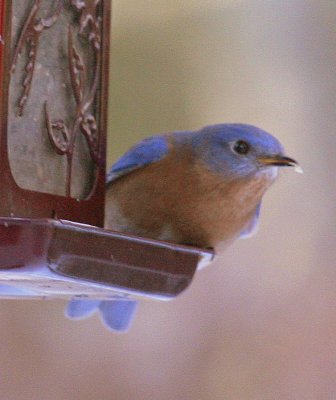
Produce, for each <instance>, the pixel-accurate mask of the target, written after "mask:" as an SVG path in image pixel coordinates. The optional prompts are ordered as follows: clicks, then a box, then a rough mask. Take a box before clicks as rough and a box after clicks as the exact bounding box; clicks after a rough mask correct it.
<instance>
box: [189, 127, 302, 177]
mask: <svg viewBox="0 0 336 400" xmlns="http://www.w3.org/2000/svg"><path fill="white" fill-rule="evenodd" d="M193 147H194V149H195V151H196V152H197V156H198V157H199V158H200V159H202V160H203V161H204V162H205V163H206V164H207V165H208V167H209V168H210V169H211V170H212V171H213V172H216V173H220V174H222V175H224V176H227V177H228V178H230V177H231V178H237V177H242V178H243V177H249V176H253V175H255V174H256V173H258V172H260V173H270V172H271V174H270V175H271V176H273V175H274V177H275V176H276V170H277V167H282V166H294V167H296V168H297V169H298V170H299V165H298V163H297V162H296V161H295V160H293V159H292V158H289V157H286V156H285V154H284V149H283V147H282V145H281V144H280V142H279V141H278V140H277V139H276V138H275V137H273V136H272V135H270V134H269V133H267V132H265V131H263V130H262V129H259V128H256V127H255V126H252V125H245V124H218V125H211V126H206V127H204V128H202V129H201V130H200V131H198V132H197V134H196V135H195V136H194V138H193Z"/></svg>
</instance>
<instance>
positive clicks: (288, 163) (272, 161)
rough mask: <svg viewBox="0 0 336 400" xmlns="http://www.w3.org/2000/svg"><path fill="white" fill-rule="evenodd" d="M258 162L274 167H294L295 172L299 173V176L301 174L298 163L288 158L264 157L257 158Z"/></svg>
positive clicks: (301, 170)
mask: <svg viewBox="0 0 336 400" xmlns="http://www.w3.org/2000/svg"><path fill="white" fill-rule="evenodd" d="M258 160H259V162H260V163H261V164H263V165H267V166H275V167H294V169H295V171H296V172H299V173H301V174H302V173H303V169H302V168H301V167H300V165H299V163H298V162H297V161H295V160H294V159H293V158H290V157H285V156H266V157H258Z"/></svg>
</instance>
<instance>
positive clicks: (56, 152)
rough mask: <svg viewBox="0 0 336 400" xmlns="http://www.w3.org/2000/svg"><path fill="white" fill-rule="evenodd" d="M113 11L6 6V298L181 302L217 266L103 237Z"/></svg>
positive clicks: (1, 22) (172, 249) (2, 261)
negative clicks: (195, 280)
mask: <svg viewBox="0 0 336 400" xmlns="http://www.w3.org/2000/svg"><path fill="white" fill-rule="evenodd" d="M109 38H110V0H86V1H85V0H66V1H65V0H57V1H54V0H31V1H22V0H0V176H1V180H0V297H1V298H40V297H43V298H45V297H63V298H64V297H65V298H73V297H81V298H82V297H88V298H111V297H113V296H115V295H116V294H117V295H119V296H120V294H125V295H131V296H135V297H136V296H144V297H150V298H159V299H164V298H173V297H175V296H176V295H178V294H179V293H180V292H181V291H182V290H184V289H185V288H186V287H187V286H188V285H189V284H190V282H191V279H192V277H193V275H194V273H195V271H196V269H197V268H199V267H200V266H201V265H203V264H204V263H206V262H208V261H209V260H210V259H211V258H212V256H213V254H212V253H211V252H210V251H205V250H200V249H197V248H192V247H187V246H178V245H174V244H171V243H165V242H161V241H155V240H147V239H143V238H139V237H135V236H129V235H125V234H121V233H118V232H113V231H108V230H104V229H103V220H104V196H105V192H104V191H105V156H106V125H107V98H108V72H109V41H110V39H109Z"/></svg>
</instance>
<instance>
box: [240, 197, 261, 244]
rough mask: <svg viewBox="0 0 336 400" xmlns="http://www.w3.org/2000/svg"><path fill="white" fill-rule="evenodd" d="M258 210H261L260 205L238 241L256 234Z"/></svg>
mask: <svg viewBox="0 0 336 400" xmlns="http://www.w3.org/2000/svg"><path fill="white" fill-rule="evenodd" d="M260 208H261V203H259V204H258V205H257V208H256V211H255V214H254V217H253V218H252V219H251V221H250V222H249V224H248V225H247V226H246V228H245V229H244V230H243V231H242V232H241V233H240V235H239V239H248V238H250V237H251V236H253V235H254V234H255V233H256V232H257V229H258V224H259V215H260Z"/></svg>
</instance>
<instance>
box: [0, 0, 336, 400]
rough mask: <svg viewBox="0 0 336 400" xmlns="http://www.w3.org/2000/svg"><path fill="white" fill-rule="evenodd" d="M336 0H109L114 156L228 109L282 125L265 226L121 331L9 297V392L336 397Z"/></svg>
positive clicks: (8, 396) (19, 395)
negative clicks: (298, 167)
mask: <svg viewBox="0 0 336 400" xmlns="http://www.w3.org/2000/svg"><path fill="white" fill-rule="evenodd" d="M335 25H336V2H335V1H334V0H329V1H328V0H320V1H309V0H281V1H280V0H240V1H239V0H207V1H204V0H203V1H201V0H184V1H181V0H169V1H167V0H155V1H154V0H138V1H134V0H133V1H131V0H115V1H114V7H113V29H112V37H113V42H112V58H111V60H112V70H111V71H112V73H111V101H110V137H109V153H108V156H109V163H112V162H113V161H114V160H115V159H116V158H117V157H118V156H120V155H121V154H122V153H123V152H124V151H125V150H126V149H127V148H128V147H129V146H130V145H131V144H133V143H135V142H136V141H138V140H139V139H141V138H143V137H144V136H148V135H150V134H153V133H157V132H164V131H168V130H175V129H194V128H199V127H201V126H203V125H206V124H212V123H218V122H247V123H251V124H255V125H258V126H260V127H262V128H264V129H265V130H268V131H269V132H271V133H273V134H274V135H276V136H277V137H278V138H279V139H280V140H281V142H282V143H283V144H284V146H285V147H286V149H287V152H288V155H289V156H292V157H294V158H296V159H298V160H299V161H300V162H301V164H302V166H303V168H304V170H305V174H304V175H298V174H295V173H294V171H289V170H286V171H282V174H281V177H280V179H279V181H278V182H277V183H276V184H275V185H274V186H273V187H272V188H271V190H270V192H269V193H268V194H267V195H266V197H265V200H264V202H263V208H262V215H261V225H260V229H259V233H258V235H257V236H256V237H254V238H253V239H250V240H246V241H239V242H237V243H236V244H235V245H233V246H232V247H231V248H230V249H229V250H227V251H226V252H225V253H224V254H222V255H219V256H218V257H217V260H216V262H215V263H214V264H213V265H212V266H211V267H209V268H208V269H206V270H204V271H202V272H199V273H198V274H197V275H196V277H195V280H194V282H193V284H192V285H191V287H190V288H189V289H188V290H187V291H186V292H185V293H184V294H182V295H181V296H180V297H179V298H178V299H176V300H175V301H172V302H169V303H160V302H146V303H144V304H142V305H141V307H140V309H139V312H138V316H137V319H136V321H135V323H134V326H133V329H132V330H131V332H130V333H129V334H127V335H116V334H112V333H109V332H108V331H107V330H105V329H104V328H103V327H102V325H101V323H100V321H99V319H98V317H94V318H91V319H89V320H85V321H81V322H71V321H68V320H66V319H65V318H64V317H63V308H64V306H65V303H63V302H60V301H54V302H52V301H50V302H38V301H31V302H24V301H17V302H16V301H11V302H10V301H1V303H0V324H1V325H0V326H1V330H0V343H1V346H0V359H1V369H0V371H1V373H0V397H1V399H5V400H21V399H22V400H30V399H31V400H36V399H41V398H43V399H44V400H56V399H57V400H59V399H67V400H69V399H71V400H91V399H99V400H110V399H111V400H112V399H113V400H115V399H118V400H129V399H134V400H145V399H146V400H147V399H155V400H177V399H183V400H194V399H197V400H208V399H209V400H224V399H225V400H274V399H276V400H277V399H281V400H287V399H288V400H292V399H293V400H297V399H305V400H316V399H318V400H329V399H330V400H332V399H335V398H336V381H335V375H336V362H335V359H336V339H335V335H336V271H335V253H336V243H335V236H336V224H335V222H336V221H335V211H336V210H335V198H336V185H335V172H336V168H335V167H336V161H335V160H336V157H335V150H336V132H335V127H336V114H335V103H336V51H335V45H336V29H335Z"/></svg>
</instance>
